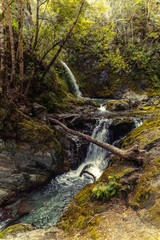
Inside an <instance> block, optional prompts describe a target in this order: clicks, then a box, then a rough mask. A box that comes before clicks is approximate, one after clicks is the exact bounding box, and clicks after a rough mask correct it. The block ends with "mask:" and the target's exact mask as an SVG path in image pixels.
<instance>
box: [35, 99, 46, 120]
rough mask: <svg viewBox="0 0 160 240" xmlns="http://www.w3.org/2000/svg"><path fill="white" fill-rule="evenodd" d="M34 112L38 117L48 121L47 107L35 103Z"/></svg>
mask: <svg viewBox="0 0 160 240" xmlns="http://www.w3.org/2000/svg"><path fill="white" fill-rule="evenodd" d="M33 113H34V115H35V116H36V117H38V118H40V119H42V120H44V121H46V120H47V109H46V108H45V107H44V106H42V105H40V104H38V103H33Z"/></svg>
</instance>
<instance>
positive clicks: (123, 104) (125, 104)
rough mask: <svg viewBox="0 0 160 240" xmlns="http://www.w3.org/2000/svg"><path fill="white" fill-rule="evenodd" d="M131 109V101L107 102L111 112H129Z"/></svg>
mask: <svg viewBox="0 0 160 240" xmlns="http://www.w3.org/2000/svg"><path fill="white" fill-rule="evenodd" d="M130 108H131V106H130V101H129V100H128V99H121V100H109V101H108V102H107V110H110V111H124V110H129V109H130Z"/></svg>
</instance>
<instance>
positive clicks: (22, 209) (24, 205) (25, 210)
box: [17, 200, 34, 216]
mask: <svg viewBox="0 0 160 240" xmlns="http://www.w3.org/2000/svg"><path fill="white" fill-rule="evenodd" d="M33 209H34V206H33V204H32V203H31V202H28V201H25V200H21V202H20V204H19V206H18V210H17V214H18V215H19V216H23V215H26V214H29V213H31V211H32V210H33Z"/></svg>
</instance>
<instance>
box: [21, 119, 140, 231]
mask: <svg viewBox="0 0 160 240" xmlns="http://www.w3.org/2000/svg"><path fill="white" fill-rule="evenodd" d="M112 121H113V120H112V119H104V118H101V119H100V120H97V124H96V126H95V128H94V130H93V133H92V137H94V138H96V139H98V140H100V141H102V142H107V143H110V134H109V126H110V124H111V122H112ZM134 121H135V127H137V126H139V125H140V121H138V120H137V119H135V120H134ZM108 156H109V152H108V151H107V150H105V149H103V148H100V147H98V146H97V145H95V144H93V143H90V144H89V147H88V151H87V156H86V159H85V160H84V162H83V163H82V164H81V165H80V166H79V167H78V168H77V170H70V171H69V172H67V173H64V174H62V175H60V176H57V177H56V178H55V179H53V180H52V181H51V183H50V184H48V185H47V186H46V187H44V188H43V189H41V190H39V191H33V192H32V193H31V194H30V195H29V197H28V199H27V202H29V204H31V205H32V207H33V209H34V210H33V211H32V212H31V213H30V214H29V215H25V216H24V217H22V218H21V219H20V220H19V221H18V222H25V223H32V224H35V225H36V226H37V227H41V228H42V227H49V226H53V225H55V224H56V222H57V220H58V219H59V216H60V214H61V212H62V211H63V209H64V208H65V206H66V205H68V204H69V203H70V202H71V201H72V200H73V198H74V195H75V194H77V193H78V191H79V190H80V189H81V188H82V187H84V186H85V185H86V184H87V183H91V182H93V181H94V179H93V177H92V176H91V175H89V174H87V173H84V174H82V177H80V174H81V173H82V171H85V170H87V172H89V173H91V174H93V175H94V176H95V178H96V179H97V178H99V177H100V175H101V173H102V172H103V171H104V169H105V168H106V167H107V166H108V159H109V158H108Z"/></svg>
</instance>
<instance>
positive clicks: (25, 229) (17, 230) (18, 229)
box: [0, 223, 35, 239]
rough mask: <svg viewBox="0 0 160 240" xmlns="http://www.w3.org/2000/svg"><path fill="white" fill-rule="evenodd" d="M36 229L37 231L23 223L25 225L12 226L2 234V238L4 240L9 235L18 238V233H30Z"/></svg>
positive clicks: (0, 236)
mask: <svg viewBox="0 0 160 240" xmlns="http://www.w3.org/2000/svg"><path fill="white" fill-rule="evenodd" d="M34 229H35V227H33V226H32V225H31V224H24V223H23V224H16V225H12V226H10V227H8V228H6V229H5V230H3V231H2V232H1V233H0V238H1V239H3V238H4V237H7V236H8V235H12V236H14V235H15V236H16V234H17V233H20V232H28V231H32V230H34Z"/></svg>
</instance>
